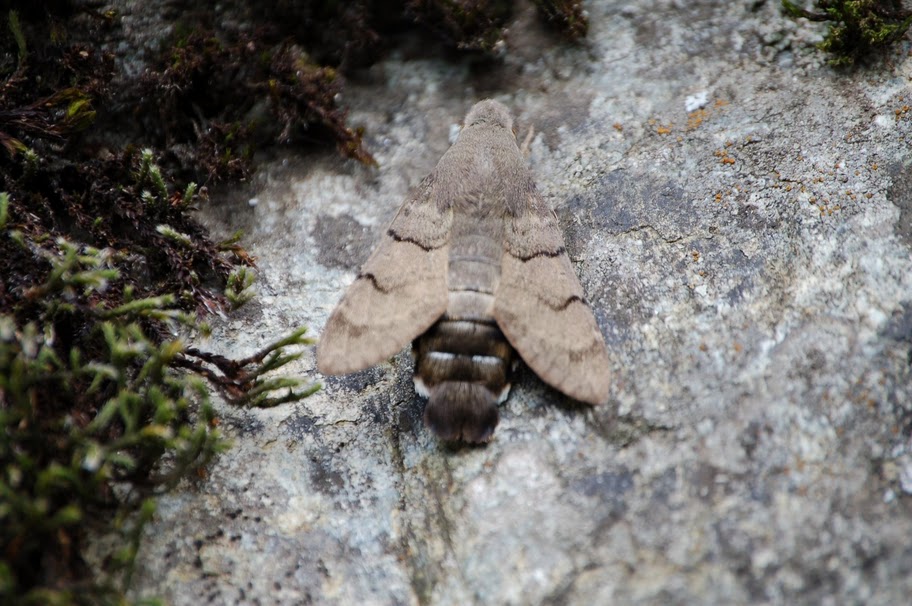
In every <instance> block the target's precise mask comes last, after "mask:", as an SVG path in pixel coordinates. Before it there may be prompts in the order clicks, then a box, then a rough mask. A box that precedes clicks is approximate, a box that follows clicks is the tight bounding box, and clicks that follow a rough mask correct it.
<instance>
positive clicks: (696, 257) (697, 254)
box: [690, 250, 700, 263]
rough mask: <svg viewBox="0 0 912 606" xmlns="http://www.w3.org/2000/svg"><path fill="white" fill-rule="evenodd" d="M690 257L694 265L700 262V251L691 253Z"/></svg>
mask: <svg viewBox="0 0 912 606" xmlns="http://www.w3.org/2000/svg"><path fill="white" fill-rule="evenodd" d="M690 256H691V258H693V260H694V263H699V262H700V251H699V250H692V251H690Z"/></svg>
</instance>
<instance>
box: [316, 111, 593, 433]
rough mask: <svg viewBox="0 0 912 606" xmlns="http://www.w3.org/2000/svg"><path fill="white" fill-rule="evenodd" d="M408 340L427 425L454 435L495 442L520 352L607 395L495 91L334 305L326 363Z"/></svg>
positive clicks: (547, 375)
mask: <svg viewBox="0 0 912 606" xmlns="http://www.w3.org/2000/svg"><path fill="white" fill-rule="evenodd" d="M410 342H412V343H413V352H414V354H415V388H416V391H418V393H419V394H421V395H422V396H424V397H426V398H428V403H427V406H426V408H425V412H424V420H425V423H426V424H427V426H428V427H429V428H430V429H431V430H432V431H433V432H434V433H435V434H436V435H437V436H438V437H440V438H441V439H443V440H454V441H464V442H475V443H477V442H486V441H488V440H490V439H491V437H492V436H493V434H494V428H495V427H496V426H497V422H498V413H497V405H498V404H500V403H502V402H504V401H505V400H506V398H507V395H508V394H509V391H510V376H511V374H512V371H513V368H514V366H515V364H516V361H517V354H518V356H519V358H521V359H522V360H523V362H525V363H526V365H528V366H529V368H531V369H532V370H533V371H534V372H535V374H536V375H538V376H539V377H540V378H541V379H542V380H543V381H544V382H545V383H548V384H549V385H551V386H552V387H554V388H555V389H557V390H559V391H561V392H563V393H564V394H566V395H568V396H570V397H572V398H575V399H576V400H580V401H582V402H587V403H590V404H599V403H602V402H604V401H605V400H607V399H608V395H609V387H610V362H609V359H608V352H607V351H606V349H605V342H604V340H603V338H602V334H601V332H600V331H599V328H598V325H597V324H596V322H595V318H594V317H593V315H592V310H591V309H590V308H589V305H588V303H587V302H586V300H585V298H584V297H583V289H582V287H581V286H580V282H579V279H578V278H577V277H576V273H575V272H574V270H573V266H572V265H571V264H570V260H569V258H568V257H567V252H566V250H565V249H564V240H563V236H562V235H561V231H560V228H559V226H558V222H557V216H556V215H555V214H554V212H553V211H552V210H551V209H550V208H549V207H548V205H547V204H546V203H545V202H544V200H542V198H541V196H540V195H539V194H538V192H537V191H536V188H535V183H534V181H533V179H532V175H531V174H530V173H529V171H528V170H527V169H526V166H525V162H524V160H523V156H522V153H521V152H520V150H519V148H518V146H517V144H516V138H515V135H514V133H513V119H512V117H511V116H510V112H509V111H508V110H507V108H506V107H505V106H503V105H502V104H500V103H498V102H497V101H493V100H485V101H481V102H479V103H477V104H476V105H475V106H474V107H473V108H472V109H471V111H470V112H469V114H468V115H467V116H466V119H465V123H464V126H463V129H462V131H461V132H460V134H459V137H458V139H457V141H456V142H455V143H454V144H453V146H452V147H451V148H450V149H449V150H448V151H447V152H446V153H445V154H444V155H443V157H442V158H441V159H440V161H439V162H438V164H437V167H436V168H435V169H434V171H433V172H432V173H431V174H430V175H428V176H427V177H426V178H425V179H424V180H423V181H422V182H421V183H420V184H419V185H418V187H417V188H415V189H414V190H413V191H412V192H411V193H410V195H409V197H408V198H407V199H406V200H405V202H404V203H403V205H402V207H401V208H400V209H399V212H398V214H397V215H396V217H395V219H393V222H392V223H391V224H390V226H389V228H388V229H387V230H386V233H385V234H384V236H383V238H382V240H381V241H380V243H379V244H378V245H377V247H376V249H375V250H374V251H373V253H372V254H371V256H370V258H369V259H368V260H367V262H366V263H365V264H364V266H363V267H362V268H361V271H360V273H359V274H358V277H357V278H356V280H355V281H354V283H352V285H351V286H350V287H349V289H348V291H347V292H346V293H345V295H344V297H343V298H342V300H341V302H340V303H339V304H338V306H337V307H336V308H335V310H334V311H333V312H332V315H330V317H329V320H328V321H327V323H326V328H325V329H324V331H323V336H322V338H321V339H320V343H319V345H318V347H317V368H318V369H319V370H320V372H322V373H324V374H333V375H336V374H345V373H350V372H354V371H358V370H362V369H364V368H367V367H368V366H372V365H374V364H377V363H378V362H380V361H382V360H384V359H386V358H389V357H390V356H392V355H394V354H396V353H397V352H399V351H400V350H401V349H402V348H403V347H404V346H405V345H407V344H408V343H410Z"/></svg>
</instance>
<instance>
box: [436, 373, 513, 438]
mask: <svg viewBox="0 0 912 606" xmlns="http://www.w3.org/2000/svg"><path fill="white" fill-rule="evenodd" d="M429 396H430V397H429V398H428V403H427V407H426V408H425V409H424V422H425V424H426V425H427V426H428V427H429V428H430V429H431V431H433V432H434V433H435V434H436V435H437V437H438V438H440V439H441V440H446V441H462V442H470V443H473V444H480V443H482V442H487V441H489V440H490V439H491V437H492V436H493V435H494V428H495V427H497V421H498V420H499V418H498V414H497V397H496V395H495V394H493V393H491V390H489V389H488V388H487V387H485V386H484V385H479V384H477V383H466V382H464V381H444V382H442V383H439V384H437V385H435V386H434V387H432V388H431V389H430V394H429Z"/></svg>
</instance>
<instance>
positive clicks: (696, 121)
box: [687, 109, 709, 130]
mask: <svg viewBox="0 0 912 606" xmlns="http://www.w3.org/2000/svg"><path fill="white" fill-rule="evenodd" d="M708 116H709V113H707V111H706V110H705V109H697V110H694V111H692V112H690V113H689V114H687V130H694V129H695V128H697V127H698V126H700V125H701V124H702V123H703V120H705V119H706V118H707V117H708Z"/></svg>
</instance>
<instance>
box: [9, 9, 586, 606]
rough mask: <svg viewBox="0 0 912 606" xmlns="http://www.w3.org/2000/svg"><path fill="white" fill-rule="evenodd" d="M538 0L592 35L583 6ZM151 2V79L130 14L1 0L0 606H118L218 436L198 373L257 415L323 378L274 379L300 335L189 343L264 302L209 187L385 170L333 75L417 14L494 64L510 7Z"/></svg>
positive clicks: (559, 19)
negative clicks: (301, 166)
mask: <svg viewBox="0 0 912 606" xmlns="http://www.w3.org/2000/svg"><path fill="white" fill-rule="evenodd" d="M535 3H536V4H537V5H538V6H539V7H540V9H541V12H542V15H543V16H544V17H545V18H546V19H547V20H548V22H549V23H551V24H553V25H554V26H555V27H556V28H557V30H558V31H561V32H563V33H564V35H566V36H567V37H568V38H570V39H578V38H580V37H582V36H584V35H585V33H586V19H585V15H584V13H583V12H582V8H581V3H580V2H574V1H566V0H553V1H551V0H537V1H536V2H535ZM160 4H161V6H160V10H161V11H162V14H161V17H162V23H163V24H165V23H167V24H170V25H172V26H173V27H172V28H170V29H168V30H163V31H167V35H165V36H164V37H163V39H161V40H160V41H157V42H158V44H157V48H158V50H157V51H156V52H155V53H153V56H150V57H147V58H146V59H147V65H146V67H147V68H148V69H146V70H145V71H143V72H140V73H139V75H136V74H131V73H128V71H129V70H126V69H125V67H124V63H125V62H126V60H128V59H129V57H117V56H115V55H114V54H113V53H112V51H111V50H110V49H112V48H116V44H117V42H118V41H120V40H123V32H122V31H121V22H120V17H119V15H118V14H117V12H116V10H115V9H113V8H111V7H112V6H116V5H117V3H109V4H105V3H102V2H98V1H95V0H82V1H80V0H53V1H48V2H32V3H26V2H4V3H3V4H2V5H0V8H2V13H0V145H2V149H0V603H2V604H104V603H108V604H121V603H124V602H125V597H124V596H125V593H124V592H125V590H126V588H127V586H128V584H129V580H130V572H131V570H132V564H133V561H134V557H135V554H136V551H137V549H138V548H139V544H140V538H141V533H142V529H143V525H144V524H145V523H146V522H147V521H148V520H149V519H151V517H152V516H153V515H154V511H155V497H156V496H157V495H160V494H162V493H163V492H164V491H166V490H169V489H170V488H172V487H173V486H174V485H175V484H177V483H178V482H180V481H191V482H192V481H196V480H198V479H200V478H204V477H205V471H204V470H205V465H206V464H207V463H208V462H209V461H210V460H211V459H212V458H213V457H214V456H216V455H217V454H218V453H219V452H220V451H222V450H223V449H224V448H225V447H226V442H225V440H224V438H223V437H222V436H221V435H220V433H219V431H218V418H217V416H216V414H215V412H214V409H213V407H212V406H211V404H210V401H209V388H207V386H206V383H207V382H208V383H209V385H210V386H211V387H214V388H215V389H217V390H218V391H219V392H220V393H221V394H222V395H223V396H224V398H225V400H226V401H227V402H229V403H232V404H235V405H251V406H274V405H276V404H280V403H283V402H288V401H293V400H296V399H300V398H302V397H306V396H307V395H309V394H310V393H312V391H313V390H314V389H315V387H314V386H312V385H310V384H308V383H306V382H302V381H301V380H299V379H290V378H283V377H280V376H276V375H275V371H276V370H278V369H280V368H281V367H283V366H284V365H285V364H287V363H288V362H290V361H292V360H294V359H296V358H297V357H298V356H299V355H301V348H302V346H306V345H308V344H309V343H310V341H308V340H307V339H306V338H305V337H304V330H303V329H298V330H296V331H294V332H292V333H291V334H290V335H288V336H285V337H284V338H279V339H278V340H277V341H275V342H274V343H273V344H272V345H270V346H269V347H267V348H265V349H264V350H263V351H261V352H258V353H256V354H255V355H252V356H250V357H248V358H245V359H241V360H232V359H228V358H225V357H221V356H218V355H215V354H212V353H209V352H206V351H202V350H200V349H196V348H193V347H189V346H188V345H187V344H186V341H187V340H190V339H194V340H195V339H196V337H198V336H201V335H205V334H207V332H208V327H207V326H206V324H205V322H204V320H203V318H204V317H205V315H206V314H207V313H209V312H211V311H214V310H216V309H219V308H233V307H236V306H239V305H241V304H243V303H244V302H246V301H247V300H248V299H249V298H250V297H251V296H252V295H251V290H250V286H251V284H252V276H253V273H252V268H253V267H254V260H253V258H252V257H251V256H250V255H249V254H248V253H247V252H246V251H245V250H244V249H243V248H242V247H241V246H240V244H239V236H238V237H235V238H232V239H231V240H229V241H226V242H214V241H212V240H211V238H210V237H209V235H208V234H207V233H206V231H205V230H204V229H203V228H202V227H201V226H200V225H199V224H198V223H197V222H196V221H195V220H194V219H193V216H192V210H193V209H194V208H195V207H197V206H198V205H200V204H217V203H218V200H217V199H211V200H210V199H209V196H208V193H207V189H208V188H207V186H210V185H213V184H215V183H219V182H232V181H237V180H241V179H244V178H246V177H247V176H248V175H249V174H250V173H251V172H252V171H253V170H255V165H254V161H253V160H254V152H255V151H256V150H257V149H262V148H265V147H268V146H271V145H275V144H292V145H322V144H326V143H330V144H333V145H335V146H336V147H337V149H338V150H339V152H340V153H341V154H342V155H343V156H345V157H348V158H352V159H354V160H356V161H359V162H362V163H365V164H372V163H373V158H372V157H371V155H370V153H369V151H368V150H366V149H365V147H364V145H363V143H362V132H361V131H360V130H359V129H357V128H352V127H350V126H349V125H348V124H347V122H346V114H345V112H344V110H342V109H341V108H340V107H338V106H337V104H336V102H335V99H336V98H337V95H338V93H339V92H340V91H341V90H342V86H343V81H342V77H341V74H342V73H344V71H345V70H346V69H348V68H349V67H353V66H361V65H366V64H368V63H370V62H371V61H372V60H375V59H376V58H377V57H378V56H381V55H382V53H383V51H385V50H386V49H388V48H389V47H390V45H392V44H394V42H391V41H390V40H394V39H395V36H396V35H397V34H398V33H399V32H401V31H403V30H405V29H407V28H410V27H413V26H414V23H416V22H418V23H421V24H423V25H425V26H426V27H427V28H428V30H430V31H432V32H433V33H434V34H433V35H436V36H438V37H439V38H440V39H441V40H442V41H443V46H447V47H452V48H458V49H463V50H468V51H471V52H476V53H482V54H485V53H488V54H490V53H494V52H497V51H498V49H499V48H501V47H502V44H500V41H501V40H503V38H504V35H505V31H504V28H505V25H506V23H507V21H508V19H509V18H510V16H511V12H512V3H511V2H509V1H505V0H499V1H498V0H464V1H455V0H398V1H385V2H382V1H380V0H363V1H359V2H337V1H331V0H326V1H294V0H267V1H265V2H259V3H246V2H242V1H240V0H236V1H234V2H231V1H229V2H224V3H218V4H217V7H218V8H213V5H215V3H190V2H183V1H180V0H178V1H163V2H161V3H160ZM201 5H202V6H204V8H200V6H201ZM216 11H221V12H220V13H219V14H216ZM226 16H230V17H231V18H227V19H226V18H224V17H226ZM231 23H233V24H234V25H233V26H232V25H230V24H231ZM213 24H220V25H219V26H218V27H216V26H214V25H213ZM238 24H243V25H238ZM106 43H109V44H106ZM197 183H202V184H203V187H198V186H197V185H196V184H197ZM89 532H92V533H94V534H95V535H97V536H107V537H112V538H113V540H111V541H110V542H109V544H110V545H111V546H110V547H109V548H108V550H107V551H104V548H102V552H103V553H102V554H101V555H102V561H101V562H100V563H98V566H100V569H99V568H98V566H92V567H90V566H89V564H88V563H87V562H86V560H85V559H84V558H83V553H84V547H85V544H86V537H87V536H88V533H89ZM105 544H108V542H106V543H105Z"/></svg>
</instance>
